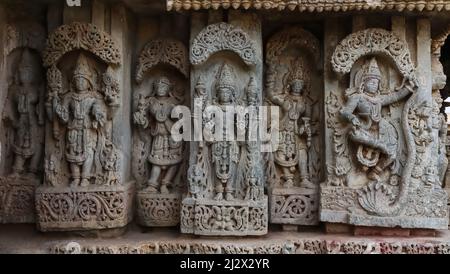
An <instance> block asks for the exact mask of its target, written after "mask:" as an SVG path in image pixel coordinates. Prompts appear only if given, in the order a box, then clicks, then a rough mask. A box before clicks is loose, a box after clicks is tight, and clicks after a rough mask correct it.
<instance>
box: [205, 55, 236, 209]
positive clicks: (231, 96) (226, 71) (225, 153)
mask: <svg viewBox="0 0 450 274" xmlns="http://www.w3.org/2000/svg"><path fill="white" fill-rule="evenodd" d="M236 89H237V87H236V77H235V75H234V73H233V71H232V70H231V68H230V67H229V66H228V65H227V64H226V63H224V64H223V65H222V67H221V69H220V72H219V77H218V79H217V82H216V85H215V91H216V102H215V105H216V106H218V107H220V108H221V109H222V111H223V113H224V119H223V121H224V123H223V125H222V126H223V130H222V132H223V135H222V139H221V140H218V141H215V142H213V143H212V145H211V150H212V163H213V165H214V171H215V176H216V178H215V192H216V195H215V197H214V199H215V200H222V199H223V198H224V193H225V199H226V200H228V201H229V200H233V199H234V187H233V183H234V178H235V175H236V167H237V163H238V161H239V144H238V142H237V141H226V140H227V138H226V129H225V126H226V124H227V123H226V119H227V117H226V111H227V107H233V106H236V93H237V90H236ZM208 124H209V125H210V123H207V125H206V126H207V127H208Z"/></svg>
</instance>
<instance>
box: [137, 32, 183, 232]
mask: <svg viewBox="0 0 450 274" xmlns="http://www.w3.org/2000/svg"><path fill="white" fill-rule="evenodd" d="M161 64H170V65H171V66H173V67H174V68H175V69H177V70H178V71H179V74H180V76H182V77H179V78H177V77H175V76H172V74H171V73H170V71H169V70H168V69H165V68H163V67H160V66H158V65H161ZM187 67H188V60H187V50H186V49H185V47H184V45H183V44H182V43H181V42H178V41H175V40H162V39H158V40H154V41H151V42H149V44H147V46H146V47H145V49H144V50H143V52H142V54H141V56H140V58H139V63H138V69H137V71H138V74H137V77H136V78H137V81H138V82H141V87H140V88H142V89H144V90H142V91H141V92H139V94H138V95H137V96H136V97H135V101H136V103H135V105H136V110H135V112H134V114H133V121H134V124H135V125H136V126H137V127H138V129H137V130H136V136H134V139H135V141H134V142H135V144H134V154H135V155H133V157H135V158H137V159H136V160H134V161H133V163H134V167H133V170H134V173H135V177H136V178H137V181H138V183H139V184H140V190H139V191H138V194H137V204H138V217H139V222H140V223H141V224H142V225H145V226H175V225H177V224H178V223H179V220H180V203H181V190H182V184H183V183H184V182H182V181H181V179H182V174H183V173H185V172H186V170H185V169H184V168H183V166H184V165H183V163H184V159H185V146H184V144H183V142H182V141H175V140H174V139H173V138H172V133H171V130H172V126H173V125H174V123H175V122H176V120H175V119H174V118H172V111H173V109H174V108H175V107H176V106H181V105H182V104H184V103H185V101H186V100H185V89H186V86H187V83H186V79H185V76H187V73H188V71H187ZM144 75H145V76H148V78H149V79H148V80H147V81H146V82H142V80H143V79H144ZM169 76H170V78H169Z"/></svg>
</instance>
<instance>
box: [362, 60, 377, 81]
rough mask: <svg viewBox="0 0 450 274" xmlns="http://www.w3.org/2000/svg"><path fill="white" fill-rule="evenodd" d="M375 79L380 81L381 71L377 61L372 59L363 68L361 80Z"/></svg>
mask: <svg viewBox="0 0 450 274" xmlns="http://www.w3.org/2000/svg"><path fill="white" fill-rule="evenodd" d="M368 78H375V79H378V80H381V71H380V68H379V67H378V63H377V60H376V59H375V57H374V58H372V59H371V60H370V62H369V65H368V66H366V67H365V70H364V75H363V79H368Z"/></svg>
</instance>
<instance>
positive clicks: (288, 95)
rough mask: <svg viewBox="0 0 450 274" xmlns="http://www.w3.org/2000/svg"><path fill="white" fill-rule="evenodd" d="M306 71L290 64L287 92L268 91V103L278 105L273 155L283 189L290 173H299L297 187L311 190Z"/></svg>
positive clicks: (291, 182)
mask: <svg viewBox="0 0 450 274" xmlns="http://www.w3.org/2000/svg"><path fill="white" fill-rule="evenodd" d="M307 78H308V77H307V72H306V71H305V69H304V66H303V64H302V62H301V61H300V60H294V61H293V62H292V64H291V71H289V74H288V78H287V90H288V91H287V92H285V93H282V94H274V93H271V92H270V91H269V94H268V96H269V100H270V101H271V102H272V103H273V104H275V105H278V106H280V108H281V109H280V113H281V115H282V116H281V120H280V132H279V134H280V143H279V146H278V150H277V151H276V152H275V155H274V158H275V163H276V164H278V165H279V166H281V167H282V170H283V176H282V179H283V180H284V186H285V187H292V186H293V185H294V173H295V170H296V168H297V167H298V169H299V171H300V178H301V182H300V186H301V187H305V188H315V187H316V185H315V184H313V183H312V182H311V180H310V173H309V168H308V149H309V147H310V146H311V136H312V132H311V127H310V117H308V106H307V101H306V96H305V89H306V87H307V86H308V79H307Z"/></svg>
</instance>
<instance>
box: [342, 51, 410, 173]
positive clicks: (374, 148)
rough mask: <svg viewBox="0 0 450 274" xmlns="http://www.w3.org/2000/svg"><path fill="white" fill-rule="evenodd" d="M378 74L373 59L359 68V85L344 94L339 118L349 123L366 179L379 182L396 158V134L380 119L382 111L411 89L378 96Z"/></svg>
mask: <svg viewBox="0 0 450 274" xmlns="http://www.w3.org/2000/svg"><path fill="white" fill-rule="evenodd" d="M381 77H382V76H381V71H380V68H379V67H378V63H377V60H376V59H375V58H372V59H370V61H368V62H366V64H365V65H364V67H363V68H362V75H361V82H360V85H358V86H355V88H354V89H349V90H348V91H347V102H346V103H345V105H344V106H343V107H342V109H341V111H340V113H341V116H342V117H343V118H344V119H345V120H346V121H347V122H348V123H350V124H351V131H350V132H349V138H350V140H352V141H353V142H354V143H356V144H357V145H358V151H357V158H358V161H359V162H360V164H362V165H363V166H364V168H365V169H366V170H367V169H370V168H371V171H370V172H369V173H368V178H369V179H371V180H373V181H377V182H378V181H380V180H381V177H380V176H381V173H383V172H384V171H386V168H388V167H391V165H392V164H393V163H394V161H395V160H396V158H397V152H398V133H397V130H396V129H395V127H394V126H393V125H392V124H391V123H390V122H389V121H388V120H386V118H384V117H383V116H382V108H383V107H386V106H389V105H391V104H393V103H396V102H398V101H400V100H402V99H403V98H405V97H406V96H408V95H409V94H410V93H411V92H412V90H413V87H411V86H405V87H404V88H402V89H401V90H399V91H398V92H395V93H391V94H388V95H384V94H381V92H380V91H381V80H382V79H381Z"/></svg>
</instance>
